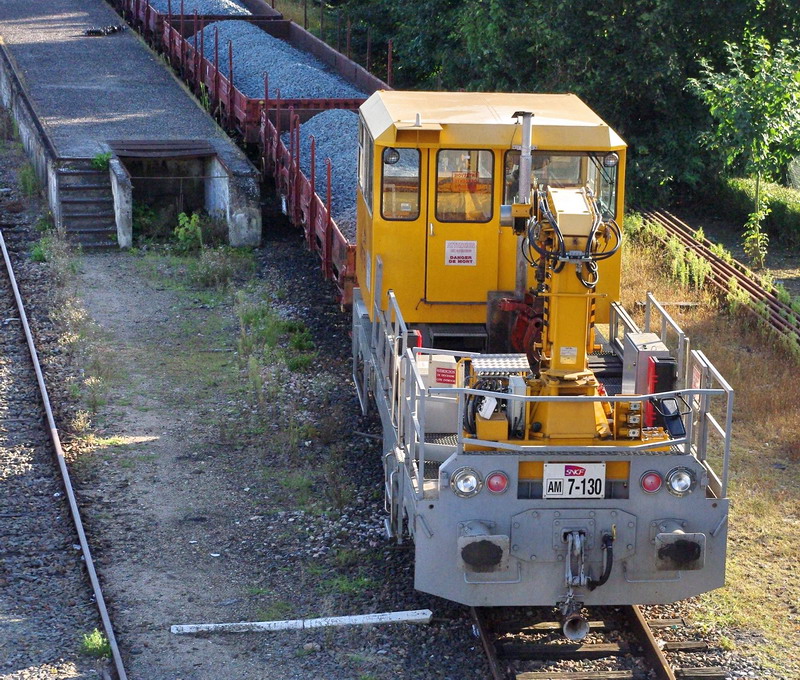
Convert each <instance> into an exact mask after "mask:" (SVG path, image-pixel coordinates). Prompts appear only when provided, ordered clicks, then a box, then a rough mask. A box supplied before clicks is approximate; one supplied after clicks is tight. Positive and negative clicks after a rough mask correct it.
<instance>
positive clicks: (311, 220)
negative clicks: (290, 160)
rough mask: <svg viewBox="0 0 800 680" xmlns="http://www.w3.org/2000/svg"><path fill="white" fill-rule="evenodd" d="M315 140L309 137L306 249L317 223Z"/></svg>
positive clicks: (312, 237) (311, 241)
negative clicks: (309, 175) (309, 182)
mask: <svg viewBox="0 0 800 680" xmlns="http://www.w3.org/2000/svg"><path fill="white" fill-rule="evenodd" d="M316 198H317V140H316V139H315V138H314V135H311V202H310V205H309V211H308V213H309V214H308V228H307V229H306V240H307V241H308V248H309V250H311V247H312V246H313V245H314V229H315V228H316V222H317V219H316V218H317V210H316V206H317V200H316Z"/></svg>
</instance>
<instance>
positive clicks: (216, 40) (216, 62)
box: [212, 26, 219, 112]
mask: <svg viewBox="0 0 800 680" xmlns="http://www.w3.org/2000/svg"><path fill="white" fill-rule="evenodd" d="M212 99H213V101H214V104H215V105H216V109H217V112H219V27H218V26H214V95H213V98H212Z"/></svg>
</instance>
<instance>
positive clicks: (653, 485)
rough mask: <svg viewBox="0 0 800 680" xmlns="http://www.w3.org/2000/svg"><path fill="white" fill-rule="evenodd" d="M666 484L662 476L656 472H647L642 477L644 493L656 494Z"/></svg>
mask: <svg viewBox="0 0 800 680" xmlns="http://www.w3.org/2000/svg"><path fill="white" fill-rule="evenodd" d="M663 483H664V480H663V479H662V477H661V475H660V474H659V473H658V472H655V471H654V470H650V471H649V472H645V473H644V474H643V475H642V479H641V484H642V491H644V492H645V493H655V492H656V491H658V490H659V489H660V488H661V485H662V484H663Z"/></svg>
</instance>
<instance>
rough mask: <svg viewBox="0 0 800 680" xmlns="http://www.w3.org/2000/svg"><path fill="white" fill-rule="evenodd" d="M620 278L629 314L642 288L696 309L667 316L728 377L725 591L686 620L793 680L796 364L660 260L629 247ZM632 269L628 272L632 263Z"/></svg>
mask: <svg viewBox="0 0 800 680" xmlns="http://www.w3.org/2000/svg"><path fill="white" fill-rule="evenodd" d="M625 261H626V263H627V264H626V266H625V268H624V272H623V291H625V293H623V303H624V304H625V306H626V307H627V308H628V309H630V308H631V307H632V306H633V305H634V304H635V303H636V302H637V301H639V302H640V301H643V299H644V294H643V293H640V292H638V291H646V290H651V291H652V292H653V293H654V294H655V295H656V297H657V298H658V299H659V300H661V301H664V302H676V301H691V302H698V303H700V304H699V305H698V306H697V307H693V308H691V309H689V310H687V311H676V310H677V309H678V308H671V309H670V312H671V313H672V314H673V316H674V317H675V319H676V321H677V322H678V323H679V324H680V325H681V326H682V327H683V329H684V330H685V331H686V332H687V333H688V334H689V336H690V337H691V339H692V347H693V348H695V349H700V350H702V351H703V352H705V354H706V355H707V356H708V357H709V359H710V360H711V361H712V362H713V363H714V364H715V365H716V366H717V368H718V369H719V370H720V372H721V373H722V374H723V375H724V376H725V377H726V378H727V379H728V380H729V382H730V383H731V385H732V386H733V388H734V390H736V397H735V411H734V427H733V447H732V453H731V486H730V490H729V496H730V498H731V499H732V509H731V515H730V519H729V530H730V534H729V535H730V541H729V550H728V558H729V561H728V573H727V581H728V583H727V585H726V586H725V587H724V588H722V589H720V590H717V591H714V592H712V593H708V594H706V595H704V596H702V597H700V598H699V599H698V606H697V607H696V608H694V609H693V614H692V618H693V619H694V620H695V621H696V622H697V623H698V624H700V625H702V626H705V627H707V628H709V629H720V628H722V627H725V628H726V629H727V630H726V634H727V635H728V636H729V637H731V638H732V639H733V640H734V642H735V643H736V645H737V647H738V651H739V652H740V653H742V652H743V653H746V654H754V655H757V656H759V657H760V658H761V659H762V661H763V662H764V663H765V665H767V666H769V667H772V668H775V669H777V672H778V677H782V678H800V659H798V655H797V653H796V651H797V650H798V649H800V569H798V567H797V559H798V557H799V556H800V550H798V545H797V540H796V537H797V536H798V535H800V381H798V380H797V373H798V368H799V367H798V364H797V359H796V358H795V357H793V356H792V355H791V354H789V353H787V352H786V351H785V350H783V349H782V348H781V346H780V344H779V343H778V342H777V341H776V340H775V339H774V338H771V337H769V336H768V334H766V333H764V332H763V331H761V330H759V329H755V328H753V327H752V325H751V323H750V322H749V321H748V320H747V319H744V318H740V317H735V318H732V317H729V316H726V315H722V314H720V312H719V309H718V308H717V307H716V306H715V305H714V303H713V300H712V299H711V298H710V297H709V296H708V294H706V293H698V292H696V291H689V290H685V289H683V288H680V287H678V286H676V284H674V283H673V282H671V281H669V280H668V279H667V278H666V277H665V276H661V275H659V274H658V272H663V271H664V265H665V263H664V253H663V251H656V250H652V249H648V248H643V247H637V246H631V247H629V248H628V251H627V252H626V260H625ZM632 263H635V265H632ZM628 291H637V293H636V294H635V295H634V294H633V293H630V292H628Z"/></svg>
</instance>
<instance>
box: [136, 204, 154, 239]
mask: <svg viewBox="0 0 800 680" xmlns="http://www.w3.org/2000/svg"><path fill="white" fill-rule="evenodd" d="M132 226H133V235H134V237H145V238H150V237H153V236H156V233H157V232H158V231H159V229H158V218H157V216H156V211H155V210H153V208H152V207H150V206H149V205H147V204H146V203H137V202H134V204H133V225H132Z"/></svg>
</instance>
